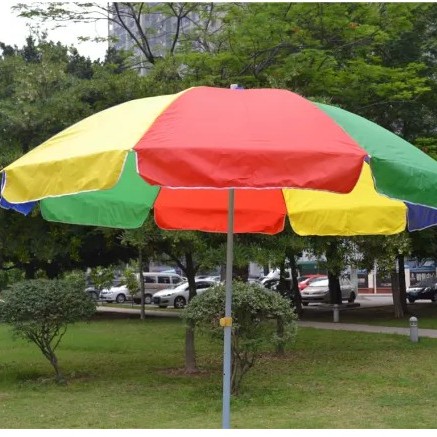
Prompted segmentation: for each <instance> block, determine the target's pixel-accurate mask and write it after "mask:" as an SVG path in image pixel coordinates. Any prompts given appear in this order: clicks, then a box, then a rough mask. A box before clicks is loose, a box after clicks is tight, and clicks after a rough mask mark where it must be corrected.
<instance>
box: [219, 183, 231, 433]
mask: <svg viewBox="0 0 437 437" xmlns="http://www.w3.org/2000/svg"><path fill="white" fill-rule="evenodd" d="M233 256H234V189H233V188H231V189H230V190H229V201H228V233H227V246H226V298H225V317H223V318H222V319H221V320H220V324H221V326H223V336H224V346H223V422H222V423H223V429H229V428H230V427H231V364H232V356H231V339H232V317H231V313H232V266H233V262H234V258H233Z"/></svg>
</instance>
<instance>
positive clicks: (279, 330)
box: [276, 317, 285, 355]
mask: <svg viewBox="0 0 437 437" xmlns="http://www.w3.org/2000/svg"><path fill="white" fill-rule="evenodd" d="M276 335H277V336H278V338H281V339H283V338H284V320H283V319H281V318H280V317H278V318H277V319H276ZM284 353H285V346H284V342H283V341H279V342H278V343H277V344H276V354H277V355H284Z"/></svg>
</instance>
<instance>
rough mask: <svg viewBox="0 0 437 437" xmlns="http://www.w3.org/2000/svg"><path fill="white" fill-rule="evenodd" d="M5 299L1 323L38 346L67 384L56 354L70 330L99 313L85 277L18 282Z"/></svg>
mask: <svg viewBox="0 0 437 437" xmlns="http://www.w3.org/2000/svg"><path fill="white" fill-rule="evenodd" d="M2 300H3V302H1V303H0V320H1V321H2V322H5V323H7V324H9V325H10V326H11V328H12V331H13V333H14V334H15V335H16V336H18V337H21V338H24V339H25V340H27V341H29V342H32V343H34V344H35V345H36V346H37V347H38V348H39V349H40V351H41V352H42V354H43V355H44V356H45V357H46V358H47V359H48V360H49V362H50V364H51V365H52V366H53V368H54V370H55V373H56V380H57V381H58V382H65V377H64V375H63V374H62V371H61V369H60V367H59V364H58V358H57V356H56V354H55V351H56V349H57V347H58V346H59V344H60V342H61V340H62V337H63V336H64V334H65V332H66V330H67V327H68V326H69V325H71V324H73V323H76V322H79V321H81V320H87V319H89V318H90V317H92V316H93V314H94V313H95V310H96V308H95V303H94V302H93V301H92V300H91V298H89V297H88V295H87V294H86V293H85V282H84V277H83V275H79V276H76V277H70V278H69V279H64V280H47V279H35V280H26V281H22V282H17V283H15V284H12V285H11V286H9V287H8V288H7V289H6V290H5V291H4V292H2Z"/></svg>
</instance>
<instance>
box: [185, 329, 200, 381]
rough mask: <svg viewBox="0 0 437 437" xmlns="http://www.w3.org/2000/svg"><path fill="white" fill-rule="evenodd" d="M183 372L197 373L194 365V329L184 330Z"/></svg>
mask: <svg viewBox="0 0 437 437" xmlns="http://www.w3.org/2000/svg"><path fill="white" fill-rule="evenodd" d="M185 372H186V373H196V372H198V369H197V364H196V349H195V344H194V327H193V326H187V328H186V330H185Z"/></svg>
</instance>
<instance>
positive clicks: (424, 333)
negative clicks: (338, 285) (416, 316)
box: [298, 320, 437, 338]
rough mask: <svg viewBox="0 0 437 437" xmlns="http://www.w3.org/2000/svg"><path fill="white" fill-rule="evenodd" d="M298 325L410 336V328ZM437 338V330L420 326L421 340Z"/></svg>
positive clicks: (315, 323) (306, 322)
mask: <svg viewBox="0 0 437 437" xmlns="http://www.w3.org/2000/svg"><path fill="white" fill-rule="evenodd" d="M298 325H299V326H301V327H303V328H317V329H332V330H336V331H359V332H378V333H381V334H400V335H408V336H409V335H410V328H397V327H394V326H374V325H359V324H355V323H341V322H338V323H334V322H331V323H330V322H311V321H303V320H300V321H299V322H298ZM420 337H430V338H437V329H421V328H420V326H419V338H420Z"/></svg>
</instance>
